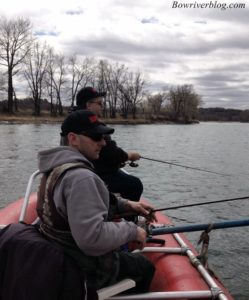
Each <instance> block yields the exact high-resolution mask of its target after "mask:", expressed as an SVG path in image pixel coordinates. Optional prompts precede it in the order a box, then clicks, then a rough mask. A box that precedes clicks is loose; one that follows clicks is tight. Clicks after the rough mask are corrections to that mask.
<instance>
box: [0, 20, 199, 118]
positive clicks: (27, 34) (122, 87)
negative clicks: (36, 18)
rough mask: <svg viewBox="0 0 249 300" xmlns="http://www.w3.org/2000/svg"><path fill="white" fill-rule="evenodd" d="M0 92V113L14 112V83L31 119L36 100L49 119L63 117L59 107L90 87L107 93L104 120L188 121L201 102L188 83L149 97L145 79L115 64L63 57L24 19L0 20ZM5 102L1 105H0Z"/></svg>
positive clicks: (70, 103) (71, 103) (195, 115)
mask: <svg viewBox="0 0 249 300" xmlns="http://www.w3.org/2000/svg"><path fill="white" fill-rule="evenodd" d="M0 66H1V69H0V93H1V98H2V99H1V100H2V110H3V111H5V112H6V113H9V114H13V113H15V112H17V111H18V101H17V100H18V99H20V97H19V96H18V92H17V91H18V89H17V88H16V87H17V86H18V84H19V85H20V82H21V83H22V86H24V85H25V87H27V93H28V94H27V97H26V98H31V99H32V102H33V115H35V116H39V115H40V114H41V101H42V100H44V99H46V101H48V102H49V103H50V114H51V116H57V115H63V114H64V106H65V104H66V105H67V106H71V107H73V106H74V105H75V98H76V94H77V91H78V90H79V89H80V88H82V87H85V86H89V85H90V86H94V87H95V88H96V89H97V90H99V91H107V96H106V97H105V101H104V117H109V118H116V117H117V115H118V116H121V117H122V118H128V117H130V116H131V117H132V118H134V119H135V118H137V117H138V115H139V116H145V117H148V118H152V119H153V118H154V119H160V118H161V119H165V120H173V121H176V122H177V121H182V122H191V121H192V120H195V119H197V118H198V108H199V106H200V105H201V103H202V101H201V97H200V96H199V95H198V94H197V93H196V92H195V90H194V87H193V86H192V85H189V84H185V85H176V86H171V87H165V88H163V89H162V91H160V92H157V93H151V92H150V91H149V87H150V82H149V80H148V79H147V76H146V74H144V73H143V72H141V71H139V70H137V71H131V70H130V69H129V68H128V67H127V66H125V65H124V64H120V63H119V62H116V63H110V62H109V61H108V60H97V59H95V58H89V57H82V56H80V55H78V54H77V53H75V54H73V55H71V56H65V55H64V54H62V53H58V52H56V51H55V49H54V48H53V47H51V46H50V45H48V44H47V43H46V42H41V41H39V40H38V39H37V38H36V37H35V36H34V34H33V28H32V25H31V23H30V20H29V19H27V18H15V19H7V18H5V17H0ZM3 100H5V101H3Z"/></svg>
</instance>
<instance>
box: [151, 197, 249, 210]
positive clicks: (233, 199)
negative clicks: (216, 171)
mask: <svg viewBox="0 0 249 300" xmlns="http://www.w3.org/2000/svg"><path fill="white" fill-rule="evenodd" d="M245 199H249V196H246V197H239V198H230V199H223V200H215V201H206V202H201V203H191V204H185V205H178V206H171V207H164V208H155V209H153V210H152V212H156V211H163V210H170V209H178V208H185V207H192V206H201V205H207V204H214V203H222V202H228V201H236V200H245Z"/></svg>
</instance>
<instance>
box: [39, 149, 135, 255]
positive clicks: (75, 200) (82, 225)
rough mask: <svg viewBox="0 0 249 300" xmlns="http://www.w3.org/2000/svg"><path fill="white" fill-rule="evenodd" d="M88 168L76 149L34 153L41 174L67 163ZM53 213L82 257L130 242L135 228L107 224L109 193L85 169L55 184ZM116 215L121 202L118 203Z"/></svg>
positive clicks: (123, 222) (121, 206) (101, 182)
mask: <svg viewBox="0 0 249 300" xmlns="http://www.w3.org/2000/svg"><path fill="white" fill-rule="evenodd" d="M81 161H82V162H84V163H85V164H88V165H89V166H90V167H92V164H91V163H90V162H89V161H88V160H87V159H86V158H85V157H84V156H83V155H82V154H81V153H80V152H79V151H78V150H76V149H74V148H72V147H68V146H60V147H56V148H53V149H49V150H45V151H41V152H39V153H38V165H39V170H40V171H41V172H47V171H50V170H52V169H53V168H55V167H57V166H59V165H62V164H65V163H69V162H81ZM54 202H55V206H56V208H57V211H58V212H59V213H60V214H61V215H62V216H63V217H64V218H65V219H66V220H68V223H69V226H70V229H71V232H72V235H73V238H74V240H75V242H76V243H77V245H78V247H79V248H80V249H81V250H82V251H83V252H84V253H85V254H86V255H91V256H99V255H103V254H106V253H108V252H110V251H112V250H115V249H117V248H118V247H119V246H121V245H123V244H125V243H127V242H129V241H134V240H135V239H136V235H137V226H136V225H135V224H134V223H133V222H126V221H122V222H117V223H116V222H108V221H107V216H108V209H109V192H108V190H107V188H106V186H105V184H104V182H103V181H102V180H101V179H100V178H99V177H98V175H96V174H95V173H94V172H92V171H91V170H89V169H85V168H75V169H70V170H68V171H67V172H66V173H65V175H64V176H62V179H60V180H59V181H58V183H57V184H56V187H55V191H54ZM118 204H119V206H118V207H119V211H120V212H121V211H122V210H123V208H124V205H123V204H124V202H122V200H119V203H118Z"/></svg>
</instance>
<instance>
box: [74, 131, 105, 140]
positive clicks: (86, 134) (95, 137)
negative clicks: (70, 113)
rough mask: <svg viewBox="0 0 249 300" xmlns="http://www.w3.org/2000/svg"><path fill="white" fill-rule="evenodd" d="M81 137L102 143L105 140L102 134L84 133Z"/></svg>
mask: <svg viewBox="0 0 249 300" xmlns="http://www.w3.org/2000/svg"><path fill="white" fill-rule="evenodd" d="M80 135H84V136H87V137H89V138H90V139H91V140H93V141H94V142H100V141H101V140H102V139H103V138H104V135H103V134H102V133H89V132H83V133H80Z"/></svg>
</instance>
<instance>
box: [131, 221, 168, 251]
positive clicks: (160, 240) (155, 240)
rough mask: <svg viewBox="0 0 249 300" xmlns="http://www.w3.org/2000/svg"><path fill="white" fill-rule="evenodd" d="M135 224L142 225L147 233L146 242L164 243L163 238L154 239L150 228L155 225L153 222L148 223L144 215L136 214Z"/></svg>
mask: <svg viewBox="0 0 249 300" xmlns="http://www.w3.org/2000/svg"><path fill="white" fill-rule="evenodd" d="M136 224H137V225H138V226H140V227H142V228H143V229H144V230H145V231H146V233H147V240H146V243H154V244H159V245H164V244H165V242H166V241H165V240H163V239H155V238H153V237H152V229H153V228H154V227H155V226H154V225H153V224H150V223H148V221H147V220H146V218H145V217H143V216H137V222H136Z"/></svg>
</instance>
